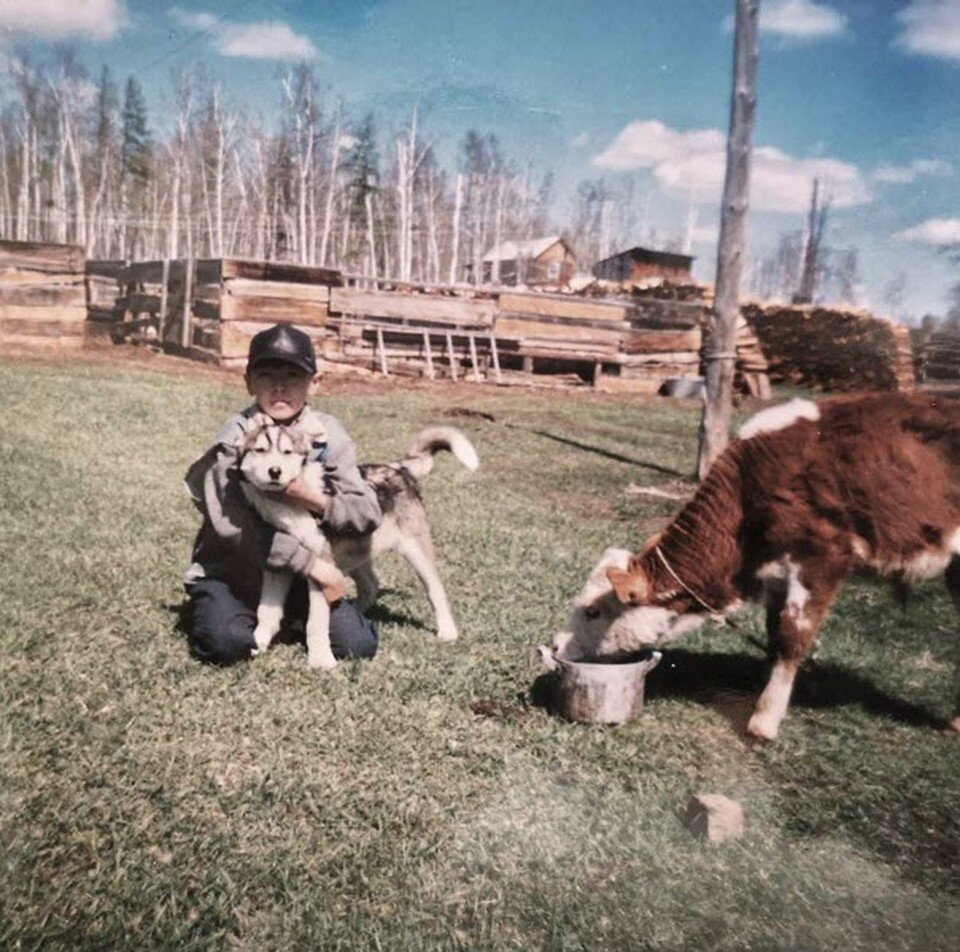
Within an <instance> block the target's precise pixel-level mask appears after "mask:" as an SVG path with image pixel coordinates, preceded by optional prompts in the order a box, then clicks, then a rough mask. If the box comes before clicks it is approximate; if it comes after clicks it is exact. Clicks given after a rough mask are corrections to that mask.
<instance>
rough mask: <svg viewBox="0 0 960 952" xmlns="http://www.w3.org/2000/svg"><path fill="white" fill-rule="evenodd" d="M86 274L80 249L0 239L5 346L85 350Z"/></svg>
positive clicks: (0, 339) (0, 317)
mask: <svg viewBox="0 0 960 952" xmlns="http://www.w3.org/2000/svg"><path fill="white" fill-rule="evenodd" d="M83 272H84V253H83V249H82V248H79V247H77V246H75V245H48V244H37V243H34V242H27V241H0V346H2V347H4V348H8V347H37V346H42V347H47V348H49V347H56V348H61V349H62V348H67V349H77V348H79V347H81V346H83V343H84V336H85V335H84V331H85V323H86V316H87V308H86V291H85V284H84V273H83Z"/></svg>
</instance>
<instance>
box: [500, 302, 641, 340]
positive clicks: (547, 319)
mask: <svg viewBox="0 0 960 952" xmlns="http://www.w3.org/2000/svg"><path fill="white" fill-rule="evenodd" d="M503 320H521V321H531V322H534V323H536V324H538V325H539V326H541V327H593V328H596V329H597V330H599V331H601V332H608V331H612V330H616V331H619V332H620V333H624V334H625V333H626V332H627V331H628V330H630V326H631V325H630V323H629V322H628V321H598V320H595V319H593V318H589V317H566V316H563V315H557V314H536V313H533V312H531V311H507V310H504V309H503V308H501V309H499V310H498V311H497V315H496V318H495V321H494V323H496V322H497V321H503Z"/></svg>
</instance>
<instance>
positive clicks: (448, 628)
mask: <svg viewBox="0 0 960 952" xmlns="http://www.w3.org/2000/svg"><path fill="white" fill-rule="evenodd" d="M459 637H460V634H459V632H458V631H457V626H456V625H454V624H453V623H452V622H451V623H450V624H449V625H441V626H440V627H439V628H438V629H437V641H456V640H457V638H459Z"/></svg>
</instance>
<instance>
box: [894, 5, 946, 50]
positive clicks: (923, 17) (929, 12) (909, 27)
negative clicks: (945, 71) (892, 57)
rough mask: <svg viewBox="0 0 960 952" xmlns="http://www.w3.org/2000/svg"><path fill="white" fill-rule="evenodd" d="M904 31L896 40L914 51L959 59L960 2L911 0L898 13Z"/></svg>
mask: <svg viewBox="0 0 960 952" xmlns="http://www.w3.org/2000/svg"><path fill="white" fill-rule="evenodd" d="M897 19H898V20H899V21H900V23H901V25H902V27H903V32H902V33H901V34H900V36H899V37H898V38H897V43H898V44H899V45H900V46H903V47H904V48H905V49H907V50H909V51H910V52H911V53H926V54H929V55H930V56H945V57H948V58H953V59H960V3H958V2H957V0H910V5H909V6H908V7H907V8H906V9H905V10H901V11H900V12H899V13H898V14H897Z"/></svg>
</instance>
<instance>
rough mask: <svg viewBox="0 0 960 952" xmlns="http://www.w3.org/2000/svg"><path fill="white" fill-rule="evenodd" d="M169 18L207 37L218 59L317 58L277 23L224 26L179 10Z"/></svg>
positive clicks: (307, 45) (310, 47)
mask: <svg viewBox="0 0 960 952" xmlns="http://www.w3.org/2000/svg"><path fill="white" fill-rule="evenodd" d="M170 16H171V17H173V19H175V20H176V21H177V22H178V23H180V24H182V25H183V26H186V27H189V28H190V29H193V30H202V31H204V32H206V33H209V34H210V38H211V42H212V43H213V47H214V49H215V50H216V51H217V52H218V53H219V54H220V55H221V56H242V57H246V58H248V59H270V60H297V59H314V58H316V57H317V56H319V55H320V54H319V52H318V51H317V48H316V47H315V46H314V45H313V43H312V42H311V41H310V40H309V39H308V38H307V37H305V36H298V35H297V34H296V33H294V32H293V30H291V29H290V27H289V26H287V24H286V23H283V22H282V21H280V20H264V21H260V22H257V23H228V22H226V21H223V20H220V19H218V18H217V17H216V16H214V15H213V14H212V13H204V12H198V13H194V12H193V11H191V10H184V9H183V8H182V7H171V9H170Z"/></svg>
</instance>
